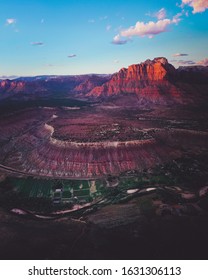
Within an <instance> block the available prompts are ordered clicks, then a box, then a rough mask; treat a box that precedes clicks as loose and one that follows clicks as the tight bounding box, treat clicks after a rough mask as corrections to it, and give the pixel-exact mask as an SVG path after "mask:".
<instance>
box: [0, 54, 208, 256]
mask: <svg viewBox="0 0 208 280" xmlns="http://www.w3.org/2000/svg"><path fill="white" fill-rule="evenodd" d="M179 72H180V73H179ZM182 72H183V73H182ZM189 72H190V71H189V70H187V71H186V70H180V71H176V69H175V68H174V67H173V66H171V65H170V64H168V62H167V60H166V59H164V58H157V59H155V60H153V61H150V60H148V61H146V62H145V63H143V64H140V65H133V66H131V67H129V68H128V69H126V68H125V69H121V70H120V72H118V73H117V74H115V75H113V76H112V77H109V76H105V77H102V79H101V77H99V78H98V77H97V76H96V79H95V80H93V78H92V77H89V80H88V79H87V77H82V78H79V79H78V77H76V79H75V80H76V82H74V81H73V84H70V86H69V85H68V83H69V80H71V79H72V78H70V79H69V78H64V79H66V80H64V87H63V81H62V80H60V79H59V80H58V81H57V84H59V85H60V88H61V87H62V93H61V94H60V93H59V94H57V92H51V88H50V87H52V88H54V84H52V85H50V83H49V86H50V87H49V88H48V89H47V91H46V92H47V94H45V95H44V94H43V92H42V91H41V93H40V92H39V94H37V95H36V92H35V91H34V89H35V87H33V92H32V93H31V96H30V95H29V94H28V93H27V91H28V87H29V86H28V84H27V82H24V83H26V85H25V84H24V83H23V82H22V81H21V83H22V84H21V85H20V84H19V83H20V82H19V81H18V82H14V81H13V82H12V83H13V84H12V86H13V87H14V88H15V90H14V89H13V91H12V93H13V94H12V95H11V96H8V95H9V94H10V93H11V83H10V82H9V81H7V90H6V89H5V85H4V84H5V83H4V84H3V86H4V87H3V86H2V92H3V93H2V94H3V95H4V98H3V99H2V100H1V108H2V110H1V117H0V149H1V150H0V180H1V182H0V205H1V206H0V219H1V229H0V241H1V242H0V244H1V245H0V257H1V258H2V259H5V258H6V259H173V258H174V259H183V258H184V259H203V258H206V253H207V250H208V245H207V243H206V236H207V233H208V207H207V205H208V204H207V203H208V181H207V178H208V157H207V155H208V125H207V118H208V111H207V97H206V96H205V93H206V87H207V85H206V83H207V82H206V79H205V77H206V75H207V72H206V71H205V70H204V69H203V71H201V70H199V72H197V75H195V74H193V71H191V72H190V73H189ZM187 73H188V74H187ZM189 75H191V77H193V76H194V77H196V79H195V80H193V79H191V83H187V80H186V79H188V78H187V77H188V76H189ZM189 77H190V76H189ZM78 81H79V83H78ZM1 83H2V82H1ZM15 83H17V84H18V87H17V86H16V85H17V84H15ZM32 83H33V86H34V83H35V82H34V81H32ZM53 83H54V81H53ZM192 83H193V84H192ZM190 84H191V87H190ZM67 85H68V86H67ZM40 86H41V87H42V84H41V85H40V82H39V81H38V91H39V89H40V88H39V87H40ZM56 87H58V85H56ZM19 88H20V91H18V90H19ZM190 88H191V90H190ZM24 89H25V92H24ZM69 89H70V91H71V92H70V94H69V93H67V92H68V90H69ZM44 90H45V89H44ZM59 90H60V89H59ZM35 96H36V98H35ZM202 100H203V102H202Z"/></svg>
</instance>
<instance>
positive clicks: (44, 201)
mask: <svg viewBox="0 0 208 280" xmlns="http://www.w3.org/2000/svg"><path fill="white" fill-rule="evenodd" d="M103 190H104V183H103V182H102V181H101V180H96V181H90V180H55V179H53V180H44V179H35V178H32V177H28V178H7V179H6V180H5V181H4V182H2V183H0V204H1V205H2V206H3V207H5V208H7V209H12V208H21V209H27V210H32V211H36V212H44V213H47V212H51V211H55V210H60V209H65V208H70V207H71V206H72V205H73V203H79V204H84V203H87V202H92V201H93V199H95V198H96V197H99V196H101V195H102V193H103Z"/></svg>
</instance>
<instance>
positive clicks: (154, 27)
mask: <svg viewBox="0 0 208 280" xmlns="http://www.w3.org/2000/svg"><path fill="white" fill-rule="evenodd" d="M180 16H181V14H177V15H175V16H174V17H173V19H172V20H171V19H167V18H166V19H162V20H158V21H156V22H153V21H149V22H147V23H144V22H141V21H138V22H137V23H136V25H135V26H131V27H129V28H127V29H124V30H122V31H121V32H120V35H121V36H123V37H131V36H139V37H143V36H148V37H149V38H152V37H153V36H154V35H157V34H160V33H162V32H166V31H167V29H168V26H169V25H171V24H177V23H178V22H179V21H180V20H181V19H180ZM117 36H118V35H117Z"/></svg>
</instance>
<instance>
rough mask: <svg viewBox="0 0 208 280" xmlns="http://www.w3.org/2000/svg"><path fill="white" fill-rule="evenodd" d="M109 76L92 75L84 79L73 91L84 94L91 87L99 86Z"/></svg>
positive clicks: (108, 78)
mask: <svg viewBox="0 0 208 280" xmlns="http://www.w3.org/2000/svg"><path fill="white" fill-rule="evenodd" d="M110 77H111V75H103V76H97V75H92V76H90V77H89V78H88V79H87V80H86V81H84V82H82V83H80V84H79V85H78V86H76V87H75V88H74V90H73V91H74V92H75V93H81V94H86V93H88V92H90V91H91V90H92V89H93V88H95V87H97V86H101V85H102V84H104V83H105V82H107V81H108V80H110Z"/></svg>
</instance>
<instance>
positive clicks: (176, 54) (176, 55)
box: [172, 53, 188, 57]
mask: <svg viewBox="0 0 208 280" xmlns="http://www.w3.org/2000/svg"><path fill="white" fill-rule="evenodd" d="M172 56H174V57H178V56H188V54H187V53H175V54H173V55H172Z"/></svg>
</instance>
